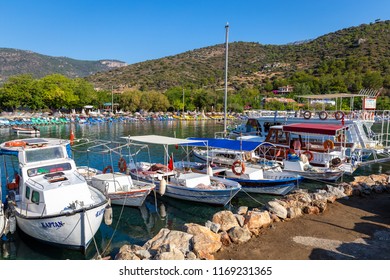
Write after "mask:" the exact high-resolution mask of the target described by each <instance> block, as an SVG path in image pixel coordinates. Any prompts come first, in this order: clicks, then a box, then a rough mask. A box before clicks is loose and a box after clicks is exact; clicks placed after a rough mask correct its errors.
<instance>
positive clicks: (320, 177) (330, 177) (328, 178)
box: [285, 170, 344, 182]
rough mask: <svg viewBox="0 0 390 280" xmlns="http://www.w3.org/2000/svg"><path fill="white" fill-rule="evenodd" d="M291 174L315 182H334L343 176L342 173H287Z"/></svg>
mask: <svg viewBox="0 0 390 280" xmlns="http://www.w3.org/2000/svg"><path fill="white" fill-rule="evenodd" d="M285 171H286V172H290V173H291V174H297V175H300V176H302V177H303V178H304V179H308V180H315V181H325V182H335V181H337V180H338V179H340V178H341V177H342V176H343V175H344V171H334V172H331V171H329V172H327V171H325V172H309V171H289V170H285Z"/></svg>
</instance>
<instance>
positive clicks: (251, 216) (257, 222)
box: [245, 211, 272, 231]
mask: <svg viewBox="0 0 390 280" xmlns="http://www.w3.org/2000/svg"><path fill="white" fill-rule="evenodd" d="M271 222H272V221H271V217H270V215H269V212H268V211H248V213H247V214H246V216H245V225H246V226H247V227H248V229H249V230H250V231H253V230H254V231H256V230H257V229H260V228H264V227H267V226H268V225H269V224H271Z"/></svg>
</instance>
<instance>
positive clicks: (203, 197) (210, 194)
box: [131, 174, 241, 205]
mask: <svg viewBox="0 0 390 280" xmlns="http://www.w3.org/2000/svg"><path fill="white" fill-rule="evenodd" d="M131 176H132V178H133V179H137V180H143V181H145V182H148V183H154V184H155V185H156V191H157V193H159V194H160V191H161V189H160V181H159V180H153V181H152V180H150V179H148V178H147V177H140V176H137V175H136V174H132V175H131ZM211 178H214V180H217V181H218V182H221V183H224V184H225V185H227V187H226V189H198V188H189V187H183V186H178V185H173V184H170V183H167V184H166V187H165V192H164V193H163V194H160V195H162V196H166V197H171V198H175V199H181V200H186V201H193V202H198V203H206V204H211V205H226V204H228V203H229V202H230V200H231V199H232V198H233V197H234V196H235V195H236V194H237V193H238V192H239V191H240V189H241V186H240V184H239V183H237V182H234V181H231V180H225V179H221V178H216V177H211ZM229 181H230V182H229ZM232 183H233V185H232Z"/></svg>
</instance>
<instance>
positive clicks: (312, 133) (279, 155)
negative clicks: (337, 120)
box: [259, 123, 353, 166]
mask: <svg viewBox="0 0 390 280" xmlns="http://www.w3.org/2000/svg"><path fill="white" fill-rule="evenodd" d="M347 129H348V127H347V126H343V125H332V124H312V123H297V124H290V125H277V126H272V127H271V128H270V130H269V132H268V135H267V137H266V139H265V142H264V143H263V144H262V145H260V146H259V154H260V156H261V157H264V156H265V157H266V158H267V159H273V160H280V161H281V160H283V159H289V158H291V157H292V156H300V155H301V154H305V155H306V156H307V157H308V160H309V161H310V162H311V163H312V164H313V165H318V166H322V165H326V163H325V162H324V160H325V161H329V160H332V159H333V158H336V156H337V157H339V158H344V157H345V154H346V153H345V152H346V150H347V149H352V148H353V147H351V145H349V144H348V145H347V143H346V142H345V138H346V137H345V134H346V130H347ZM297 158H298V157H297ZM336 161H337V160H335V162H336Z"/></svg>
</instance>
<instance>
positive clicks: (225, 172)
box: [177, 138, 303, 195]
mask: <svg viewBox="0 0 390 280" xmlns="http://www.w3.org/2000/svg"><path fill="white" fill-rule="evenodd" d="M188 140H191V141H195V142H192V143H185V144H183V145H186V146H194V148H193V155H194V156H195V157H197V158H198V159H201V160H203V161H205V162H207V163H209V162H210V163H211V164H210V166H211V167H212V169H213V174H214V175H215V176H219V177H223V178H226V179H229V180H233V181H236V182H238V183H240V185H241V187H242V188H241V190H242V191H245V192H251V193H264V194H275V195H285V194H287V193H289V192H290V191H291V190H293V189H294V188H295V187H296V186H297V184H298V182H299V181H300V180H302V179H303V177H302V176H300V175H296V174H291V173H290V172H285V171H283V170H282V168H281V166H280V165H279V164H277V163H276V162H272V161H266V160H263V161H262V162H259V159H260V158H259V157H258V156H257V155H256V150H257V149H258V147H259V146H260V145H261V142H254V141H242V140H231V139H218V138H188ZM199 147H207V149H200V148H199ZM180 164H181V165H182V167H183V168H186V167H187V168H191V169H192V170H198V171H200V172H207V170H208V164H206V165H205V164H200V163H199V164H198V163H190V162H188V163H186V162H182V163H177V166H178V167H179V165H180ZM186 164H187V165H188V166H186Z"/></svg>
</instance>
